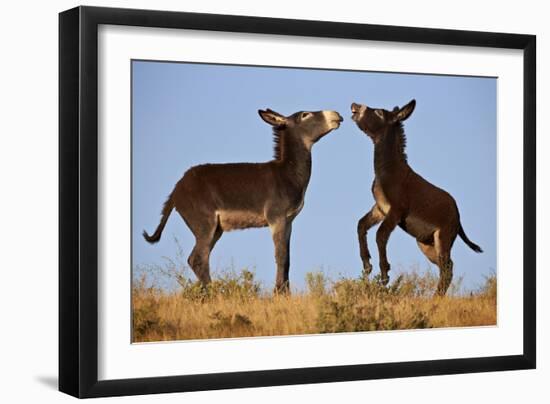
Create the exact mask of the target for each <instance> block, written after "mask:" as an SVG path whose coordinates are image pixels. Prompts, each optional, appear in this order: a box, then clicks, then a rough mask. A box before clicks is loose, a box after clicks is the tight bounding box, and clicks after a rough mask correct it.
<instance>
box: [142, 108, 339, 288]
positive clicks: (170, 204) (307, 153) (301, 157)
mask: <svg viewBox="0 0 550 404" xmlns="http://www.w3.org/2000/svg"><path fill="white" fill-rule="evenodd" d="M258 113H259V114H260V116H261V117H262V119H263V120H264V121H265V122H267V123H268V124H270V125H271V126H272V127H273V133H274V143H275V146H274V150H275V156H274V159H273V160H272V161H268V162H265V163H229V164H204V165H198V166H195V167H192V168H190V169H189V170H188V171H187V172H186V173H185V174H184V175H183V177H182V178H181V179H180V180H179V181H178V183H177V184H176V186H175V187H174V190H173V191H172V193H171V194H170V195H169V196H168V199H167V200H166V202H165V203H164V207H163V208H162V217H161V220H160V224H159V225H158V227H157V229H156V230H155V232H154V233H153V235H151V236H149V235H148V234H147V232H145V231H144V232H143V237H144V238H145V240H147V241H148V242H149V243H156V242H157V241H159V240H160V236H161V234H162V230H163V229H164V226H165V225H166V221H167V220H168V217H169V216H170V213H171V212H172V209H174V208H175V209H176V210H177V211H178V213H179V214H180V215H181V217H182V218H183V220H184V221H185V223H186V224H187V226H188V227H189V228H190V229H191V231H192V232H193V234H194V235H195V239H196V242H195V247H194V248H193V251H192V252H191V255H190V256H189V259H188V263H189V265H190V266H191V268H192V269H193V272H194V273H195V275H196V276H197V278H198V279H199V280H200V282H201V283H202V284H203V285H207V284H208V283H209V282H210V281H211V279H210V267H209V257H210V252H211V251H212V249H213V248H214V245H215V244H216V242H217V241H218V240H219V238H220V237H221V235H222V234H223V232H224V231H230V230H236V229H246V228H251V227H266V226H269V228H270V230H271V234H272V236H273V243H274V244H275V260H276V263H277V279H276V286H275V290H276V291H277V292H283V293H287V292H288V291H289V289H290V284H289V278H288V272H289V265H290V258H289V249H290V233H291V230H292V221H293V220H294V218H295V217H296V216H297V215H298V213H300V210H301V209H302V207H303V205H304V196H305V193H306V189H307V186H308V183H309V179H310V176H311V148H312V146H313V144H314V143H315V142H317V141H318V140H319V139H321V138H322V137H323V136H325V135H326V134H327V133H329V132H331V131H332V130H333V129H337V128H338V127H339V126H340V123H341V122H342V120H343V119H342V117H341V116H340V114H338V113H337V112H335V111H317V112H296V113H295V114H292V115H290V116H288V117H286V116H283V115H281V114H279V113H277V112H275V111H272V110H270V109H267V110H265V111H263V110H259V111H258Z"/></svg>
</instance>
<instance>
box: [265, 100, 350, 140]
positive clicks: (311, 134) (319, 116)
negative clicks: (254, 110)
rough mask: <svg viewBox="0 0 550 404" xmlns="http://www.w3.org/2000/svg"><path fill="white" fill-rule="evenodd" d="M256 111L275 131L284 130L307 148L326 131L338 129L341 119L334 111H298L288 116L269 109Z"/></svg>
mask: <svg viewBox="0 0 550 404" xmlns="http://www.w3.org/2000/svg"><path fill="white" fill-rule="evenodd" d="M258 113H259V114H260V116H261V117H262V119H263V120H264V121H265V122H267V123H268V124H270V125H271V126H273V128H274V129H275V131H281V130H284V131H285V132H286V133H287V136H290V137H292V138H293V139H299V140H301V141H302V142H303V144H304V145H305V146H306V147H307V148H308V149H310V148H311V146H312V145H313V144H314V143H315V142H317V141H318V140H319V139H321V138H322V137H323V136H325V135H326V134H327V133H329V132H330V131H332V130H334V129H338V128H339V127H340V123H341V122H342V121H343V118H342V117H341V116H340V114H339V113H338V112H336V111H315V112H308V111H300V112H296V113H294V114H292V115H290V116H284V115H281V114H279V113H278V112H275V111H272V110H271V109H266V110H265V111H263V110H259V111H258Z"/></svg>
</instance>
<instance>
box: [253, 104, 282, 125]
mask: <svg viewBox="0 0 550 404" xmlns="http://www.w3.org/2000/svg"><path fill="white" fill-rule="evenodd" d="M258 114H260V116H261V117H262V119H263V120H264V121H266V122H267V123H268V124H270V125H271V126H275V127H280V126H284V125H285V124H286V117H284V116H283V115H281V114H279V113H278V112H275V111H273V110H271V109H269V108H268V109H266V110H265V111H263V110H261V109H259V110H258Z"/></svg>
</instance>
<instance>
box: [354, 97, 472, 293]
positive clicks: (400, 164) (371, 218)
mask: <svg viewBox="0 0 550 404" xmlns="http://www.w3.org/2000/svg"><path fill="white" fill-rule="evenodd" d="M415 105H416V102H415V100H412V101H411V102H409V103H408V104H407V105H405V106H404V107H403V108H401V109H400V108H399V107H395V108H394V109H393V111H386V110H384V109H373V108H369V107H367V106H366V105H360V104H355V103H353V104H351V111H352V114H353V115H352V119H353V120H354V121H355V122H356V123H357V126H359V128H360V129H361V130H362V131H363V132H365V133H366V134H367V135H368V136H369V137H370V138H371V139H372V141H373V143H374V174H375V178H374V182H373V184H372V194H373V196H374V199H375V201H376V203H375V204H374V206H373V207H372V209H371V210H370V211H369V212H368V213H367V214H366V215H365V216H364V217H362V218H361V220H359V223H358V225H357V233H358V235H359V249H360V252H361V259H362V260H363V268H364V271H365V273H366V274H367V275H368V274H369V273H370V272H371V271H372V265H371V264H370V253H369V249H368V246H367V237H366V235H367V230H368V229H370V228H371V227H372V226H374V225H376V224H378V223H380V222H382V224H381V225H380V227H379V229H378V231H377V232H376V244H377V245H378V254H379V258H380V272H381V281H382V282H383V283H384V284H387V283H388V282H389V279H390V278H389V276H388V271H389V270H390V264H389V263H388V259H387V256H386V244H387V243H388V239H389V237H390V234H391V232H392V231H393V230H394V229H395V227H396V226H399V227H401V228H402V229H403V230H405V231H406V232H407V233H408V234H410V235H411V236H413V237H414V238H415V239H416V241H417V243H418V246H419V247H420V250H422V252H423V253H424V255H426V257H428V259H429V260H430V261H431V262H432V263H434V264H435V265H437V266H438V267H439V270H440V277H439V284H438V285H437V294H438V295H444V294H445V293H446V292H447V289H448V288H449V285H450V284H451V280H452V278H453V261H452V260H451V248H452V246H453V243H454V241H455V239H456V236H457V235H459V236H460V238H461V239H462V240H463V241H464V242H465V243H466V244H467V245H468V246H469V247H470V248H471V249H472V250H474V251H475V252H478V253H480V252H482V250H481V248H480V247H479V246H478V245H476V244H474V243H473V242H471V241H470V240H469V239H468V237H467V236H466V233H464V229H463V228H462V225H461V224H460V217H459V213H458V207H457V206H456V202H455V200H454V199H453V197H452V196H451V195H449V194H448V193H447V192H445V191H444V190H442V189H440V188H438V187H436V186H435V185H432V184H430V183H429V182H428V181H426V180H425V179H424V178H422V177H421V176H420V175H418V174H417V173H415V172H414V171H413V170H412V168H411V167H410V166H409V164H408V163H407V155H406V154H405V143H406V139H405V133H404V131H403V124H402V122H403V121H404V120H405V119H407V118H408V117H409V116H410V115H411V114H412V112H413V110H414V107H415Z"/></svg>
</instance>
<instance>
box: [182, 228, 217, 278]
mask: <svg viewBox="0 0 550 404" xmlns="http://www.w3.org/2000/svg"><path fill="white" fill-rule="evenodd" d="M191 230H192V231H193V233H194V234H195V240H196V241H195V247H193V251H191V254H190V255H189V258H188V259H187V262H188V263H189V266H190V267H191V269H192V270H193V272H194V273H195V275H196V276H197V278H198V279H199V281H200V282H201V283H202V285H203V286H206V285H208V284H209V283H210V282H211V278H210V263H209V261H210V252H211V251H212V249H213V248H214V245H215V244H216V242H217V241H218V240H219V239H220V237H221V235H222V234H223V230H222V229H221V227H220V224H219V222H218V220H217V218H215V219H214V220H209V221H204V222H203V223H201V226H194V228H192V229H191Z"/></svg>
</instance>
